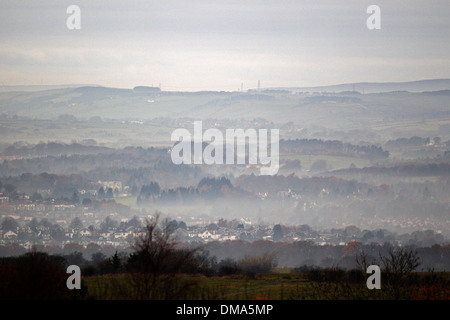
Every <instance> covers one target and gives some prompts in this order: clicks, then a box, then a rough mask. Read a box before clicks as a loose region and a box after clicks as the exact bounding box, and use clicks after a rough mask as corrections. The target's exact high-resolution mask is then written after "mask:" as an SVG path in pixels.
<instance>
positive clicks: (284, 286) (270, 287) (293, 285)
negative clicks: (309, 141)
mask: <svg viewBox="0 0 450 320" xmlns="http://www.w3.org/2000/svg"><path fill="white" fill-rule="evenodd" d="M417 275H418V276H419V278H420V277H426V276H430V273H427V272H422V273H417ZM435 275H437V276H441V277H442V278H444V279H446V280H447V283H448V281H449V280H450V272H440V273H435ZM128 277H129V276H128V275H124V274H120V275H105V276H92V277H85V278H84V285H85V286H86V287H87V292H88V295H89V298H92V299H99V300H116V299H120V300H123V299H133V298H131V297H130V296H123V295H122V294H123V292H124V290H123V286H124V285H125V286H129V283H130V282H129V278H128ZM177 278H178V279H177V281H176V285H175V286H173V284H172V288H173V289H174V291H176V290H177V288H178V289H180V288H188V289H187V290H185V291H184V292H183V294H181V295H180V296H178V298H176V299H186V300H341V299H342V300H355V299H356V300H359V299H363V300H390V296H389V293H388V290H389V289H386V290H383V288H382V289H381V290H369V289H368V288H367V286H366V280H365V279H362V280H363V281H360V283H347V282H345V281H342V282H341V283H339V282H334V281H331V282H325V281H314V280H310V279H309V278H308V275H307V274H305V273H289V269H283V268H279V269H277V270H274V272H273V273H269V274H251V275H245V274H238V275H232V276H212V277H206V276H204V275H180V276H178V277H177ZM119 288H122V289H119ZM180 291H181V290H180ZM422 291H423V292H422ZM441 291H442V292H446V296H444V295H441V293H439V294H437V293H435V294H436V295H437V296H438V297H440V298H441V299H443V298H445V297H446V299H448V298H449V289H448V288H441ZM424 292H428V291H427V288H422V287H421V288H420V289H419V290H418V292H413V293H412V295H411V299H413V300H415V299H425V298H427V297H426V296H425V294H424ZM428 298H429V297H428ZM157 299H158V298H157ZM161 299H164V298H161ZM438 299H439V298H438Z"/></svg>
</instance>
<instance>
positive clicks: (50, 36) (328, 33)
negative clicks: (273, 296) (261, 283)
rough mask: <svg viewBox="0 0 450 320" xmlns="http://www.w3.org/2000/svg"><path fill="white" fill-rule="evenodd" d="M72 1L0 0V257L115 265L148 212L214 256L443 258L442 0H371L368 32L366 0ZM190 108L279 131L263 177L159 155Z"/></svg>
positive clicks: (445, 95) (238, 125) (448, 186)
mask: <svg viewBox="0 0 450 320" xmlns="http://www.w3.org/2000/svg"><path fill="white" fill-rule="evenodd" d="M71 4H73V3H69V2H68V1H56V0H55V1H46V2H45V3H39V4H37V3H28V2H16V1H2V2H1V3H0V39H1V45H0V137H1V139H0V257H11V256H20V255H22V254H25V253H26V252H30V250H36V248H38V249H39V250H41V251H43V252H47V253H49V254H65V255H71V254H76V253H77V252H78V253H80V252H81V255H82V258H83V259H84V260H83V261H84V262H83V263H85V265H86V266H88V264H89V263H92V264H93V263H94V262H95V263H97V262H98V261H100V260H101V261H102V262H101V263H103V262H105V261H107V263H110V262H111V261H112V260H108V259H110V257H112V256H113V255H114V254H115V259H119V258H118V257H119V253H120V254H121V255H120V257H121V259H122V262H123V263H125V261H127V263H130V261H132V260H127V259H128V258H129V257H133V256H132V255H131V256H127V257H128V258H125V256H126V254H129V253H130V252H131V247H130V241H131V240H132V239H135V238H137V237H138V236H139V235H140V234H142V232H143V230H145V227H144V226H145V223H146V219H151V218H154V217H155V216H158V215H161V217H163V218H164V219H167V220H166V221H165V222H166V223H168V225H170V226H171V229H170V231H171V232H174V233H175V234H176V238H177V241H179V243H182V244H183V245H184V246H186V247H190V246H196V245H201V246H202V248H204V249H205V250H206V251H207V252H208V254H210V256H213V257H215V258H214V259H217V261H216V262H220V261H228V260H227V259H235V260H236V261H240V260H239V259H244V258H245V257H248V256H249V255H252V254H259V255H261V256H262V257H265V258H267V256H266V255H273V257H275V256H276V260H277V263H278V266H279V267H283V268H296V267H299V266H301V265H307V266H319V267H324V268H326V267H330V266H334V265H336V266H340V267H343V268H345V269H352V268H354V267H355V261H354V259H353V258H354V256H355V255H356V254H357V253H359V252H361V251H364V250H363V249H366V250H367V252H371V253H372V254H373V255H374V256H376V254H375V253H374V252H375V251H376V250H375V249H374V248H386V246H387V245H392V246H396V247H401V248H403V247H414V248H419V249H420V250H422V251H420V252H421V254H422V256H421V257H422V258H423V259H424V260H423V264H422V266H421V268H422V270H427V269H430V270H431V269H433V270H438V271H444V270H449V268H450V255H449V250H448V248H449V245H450V215H449V213H450V103H449V101H450V99H449V98H450V47H449V43H450V42H449V40H450V39H449V33H448V30H449V29H450V20H449V19H448V16H449V14H450V3H449V2H448V1H434V0H433V1H428V2H427V5H423V2H422V1H408V2H407V3H404V2H399V1H394V2H393V1H382V0H380V1H378V3H377V5H378V6H379V7H380V8H381V17H382V20H381V21H382V22H381V26H382V27H381V29H379V30H370V29H368V28H367V26H366V20H367V18H368V17H369V14H368V13H367V12H366V9H367V7H368V6H369V5H371V4H372V3H370V2H368V1H356V0H355V1H353V0H352V1H345V2H336V1H321V2H320V4H317V2H316V1H256V0H255V1H253V0H252V1H245V2H242V1H226V2H224V1H200V2H199V1H178V0H176V1H164V2H154V1H150V2H148V1H128V2H126V3H122V2H120V1H115V0H114V1H95V3H92V2H89V1H81V0H80V1H77V3H76V5H78V6H79V7H80V17H81V29H78V30H77V29H75V30H70V29H69V28H67V26H66V20H67V18H68V17H69V16H70V14H68V13H67V12H66V9H67V7H68V6H69V5H71ZM196 121H201V123H202V126H203V128H202V129H203V132H204V131H206V130H207V129H215V130H218V131H220V132H223V133H224V132H225V131H226V130H227V129H243V130H248V129H250V130H252V129H255V130H264V129H267V130H272V129H278V130H279V139H280V140H279V167H277V170H278V171H277V173H276V174H275V175H261V174H260V172H261V171H260V169H261V164H260V163H258V164H252V163H250V162H249V157H250V155H248V154H246V156H247V158H246V162H245V163H244V164H224V165H221V164H214V165H207V164H205V163H202V164H180V165H177V164H174V163H173V161H172V159H173V158H171V152H172V151H173V148H174V146H175V145H176V142H174V141H173V140H172V139H171V135H172V133H173V132H174V130H176V129H180V128H181V129H187V130H188V131H189V132H194V122H196ZM258 132H261V131H258ZM209 142H210V141H207V142H204V143H203V144H202V145H201V148H202V149H201V150H205V149H206V148H208V147H210V145H209ZM214 142H217V141H214ZM248 144H251V143H250V142H249V143H248ZM233 150H234V149H233ZM215 152H216V151H215ZM271 152H275V150H271ZM224 157H225V154H224ZM355 246H357V248H358V249H354V248H356V247H355ZM305 248H311V249H308V250H307V249H305ZM361 248H362V249H361ZM333 250H335V251H333ZM358 250H359V251H358ZM370 250H372V251H370ZM380 250H381V249H380ZM427 250H429V251H427ZM433 250H434V251H433ZM99 253H101V254H102V255H103V256H102V257H100V256H99V255H97V256H95V254H99ZM71 257H72V258H73V256H71ZM95 257H97V258H95ZM271 257H272V256H271ZM100 258H102V259H100ZM350 258H351V259H350ZM80 259H81V258H80ZM96 259H97V260H96ZM111 259H112V258H111ZM130 259H131V258H130ZM5 261H6V260H5ZM80 261H81V260H80ZM87 261H90V262H87ZM211 261H215V260H211ZM228 262H229V261H228ZM101 263H100V262H99V263H98V265H101ZM105 263H106V262H105ZM211 265H214V264H213V263H212V262H211ZM218 265H220V264H216V265H214V266H216V267H217V266H218ZM108 266H109V267H111V265H110V264H108ZM271 266H272V265H271ZM109 267H108V268H109ZM226 267H229V265H226ZM105 268H106V267H105ZM211 268H212V269H214V268H213V267H211ZM106 269H107V268H106ZM106 269H105V270H106ZM219 269H220V268H219ZM5 270H6V269H5ZM107 270H110V269H107ZM117 270H119V269H115V272H118V271H117ZM120 270H122V269H120ZM268 270H271V269H270V268H269V269H268ZM122 271H123V270H122ZM1 272H2V271H1V269H0V274H1ZM91 272H94V271H92V270H91ZM96 272H97V271H96ZM102 272H103V271H102ZM105 272H106V271H105ZM108 272H109V271H108ZM0 296H1V295H0Z"/></svg>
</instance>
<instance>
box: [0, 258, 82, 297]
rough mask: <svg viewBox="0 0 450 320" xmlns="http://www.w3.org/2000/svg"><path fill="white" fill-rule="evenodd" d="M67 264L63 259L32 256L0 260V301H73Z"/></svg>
mask: <svg viewBox="0 0 450 320" xmlns="http://www.w3.org/2000/svg"><path fill="white" fill-rule="evenodd" d="M65 265H66V261H65V259H64V258H63V257H60V256H50V255H48V254H47V253H43V252H34V251H33V252H29V253H26V254H24V255H22V256H19V257H10V258H2V259H1V260H0V300H8V299H13V300H18V299H20V300H54V299H56V300H61V299H70V298H72V296H73V292H72V291H71V290H69V289H67V286H66V280H67V277H68V274H66V272H65Z"/></svg>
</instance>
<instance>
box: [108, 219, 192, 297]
mask: <svg viewBox="0 0 450 320" xmlns="http://www.w3.org/2000/svg"><path fill="white" fill-rule="evenodd" d="M174 231H175V230H174V229H173V228H171V226H170V224H168V223H167V221H165V222H162V223H159V215H157V216H156V217H155V218H153V219H152V220H147V221H146V226H145V229H144V232H143V234H142V235H141V236H139V237H138V238H137V239H136V240H135V242H134V243H133V244H132V246H133V248H134V252H133V253H132V254H131V255H130V256H129V258H128V261H127V263H126V279H127V280H126V282H125V283H118V282H117V283H115V289H116V291H118V294H119V295H120V296H121V297H122V298H124V299H150V300H156V299H178V298H184V297H187V296H188V293H189V289H191V288H192V287H193V286H194V283H192V282H186V281H180V277H179V276H178V274H179V273H180V270H182V268H183V267H184V266H185V264H186V263H188V262H189V261H191V260H192V257H193V256H194V255H195V252H196V250H195V249H184V248H181V247H179V244H178V243H177V241H176V239H175V234H174Z"/></svg>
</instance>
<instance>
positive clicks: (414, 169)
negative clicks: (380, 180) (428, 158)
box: [333, 162, 450, 177]
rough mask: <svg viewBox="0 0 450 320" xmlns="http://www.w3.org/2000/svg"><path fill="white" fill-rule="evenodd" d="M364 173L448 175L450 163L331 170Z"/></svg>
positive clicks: (338, 172)
mask: <svg viewBox="0 0 450 320" xmlns="http://www.w3.org/2000/svg"><path fill="white" fill-rule="evenodd" d="M340 173H345V174H365V175H390V176H416V177H417V176H419V177H420V176H448V175H450V163H447V162H442V163H407V164H402V165H398V166H393V167H366V168H349V169H340V170H335V171H333V174H340Z"/></svg>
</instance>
